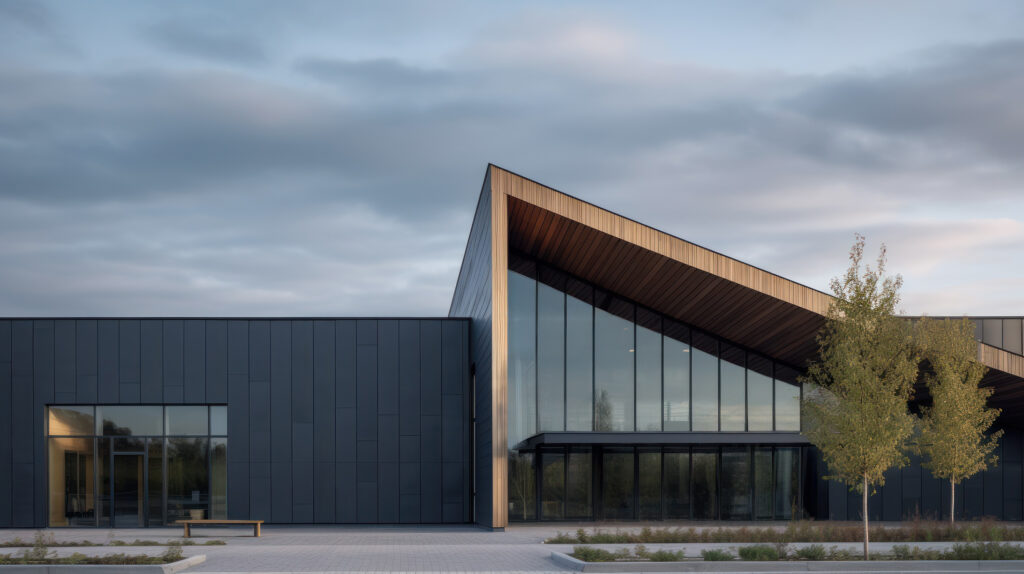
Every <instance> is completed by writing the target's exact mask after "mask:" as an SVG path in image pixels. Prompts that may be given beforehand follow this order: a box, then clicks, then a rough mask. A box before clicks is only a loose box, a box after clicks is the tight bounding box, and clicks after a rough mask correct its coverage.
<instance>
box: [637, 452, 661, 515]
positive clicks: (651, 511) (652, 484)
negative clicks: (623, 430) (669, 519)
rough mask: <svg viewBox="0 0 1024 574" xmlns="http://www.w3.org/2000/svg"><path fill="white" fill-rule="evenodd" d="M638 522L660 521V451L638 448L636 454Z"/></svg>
mask: <svg viewBox="0 0 1024 574" xmlns="http://www.w3.org/2000/svg"><path fill="white" fill-rule="evenodd" d="M637 464H638V465H639V467H638V468H637V480H638V482H637V485H638V486H639V489H638V490H639V499H640V516H639V518H640V520H660V519H661V449H659V448H640V449H639V451H638V452H637Z"/></svg>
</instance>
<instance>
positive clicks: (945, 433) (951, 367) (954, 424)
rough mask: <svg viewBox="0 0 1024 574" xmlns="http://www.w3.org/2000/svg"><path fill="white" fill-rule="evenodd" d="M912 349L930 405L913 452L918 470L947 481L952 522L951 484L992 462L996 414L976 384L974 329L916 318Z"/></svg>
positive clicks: (979, 371)
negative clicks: (924, 364) (924, 365)
mask: <svg viewBox="0 0 1024 574" xmlns="http://www.w3.org/2000/svg"><path fill="white" fill-rule="evenodd" d="M916 334H917V338H918V345H919V347H920V348H921V349H922V351H923V352H924V356H925V358H926V359H927V360H928V363H929V364H930V365H931V371H930V372H929V373H927V374H926V375H925V382H926V384H927V386H928V393H929V394H930V395H931V397H932V405H931V406H930V407H924V408H922V409H921V422H920V429H921V430H920V435H919V437H918V440H917V450H918V452H920V453H921V455H922V456H923V457H924V458H925V461H924V463H923V466H924V467H925V468H927V469H930V470H931V471H932V474H933V475H935V476H936V477H938V478H942V479H946V480H948V481H949V521H950V523H953V522H954V519H955V509H956V506H955V502H956V500H955V498H956V485H957V484H959V483H960V482H962V481H963V480H964V479H967V478H970V477H971V476H973V475H974V474H976V473H978V472H980V471H982V470H985V469H986V468H987V467H988V465H990V464H993V465H994V464H995V463H996V456H995V455H993V454H992V452H993V451H994V450H995V449H996V446H998V444H999V437H1000V436H1002V434H1003V431H997V432H994V433H992V434H991V435H988V434H987V433H988V430H989V428H991V427H992V423H994V422H995V420H996V417H998V416H999V409H990V408H988V406H987V403H988V398H989V396H991V395H992V389H990V388H981V387H979V386H978V384H979V383H980V382H981V378H982V377H984V376H985V371H986V370H987V368H986V367H985V366H984V365H982V364H981V363H979V362H978V360H977V353H978V342H977V341H976V340H975V339H974V325H973V324H972V323H971V322H970V321H968V320H967V319H966V318H964V319H962V320H960V321H952V320H949V319H944V320H942V321H936V320H930V319H927V318H926V319H922V320H921V321H919V322H918V324H917V333H916Z"/></svg>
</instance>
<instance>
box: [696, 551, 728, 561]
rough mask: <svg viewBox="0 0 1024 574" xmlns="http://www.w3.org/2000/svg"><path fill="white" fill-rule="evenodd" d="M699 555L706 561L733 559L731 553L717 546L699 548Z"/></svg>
mask: <svg viewBox="0 0 1024 574" xmlns="http://www.w3.org/2000/svg"><path fill="white" fill-rule="evenodd" d="M700 556H701V558H703V559H704V560H706V561H708V562H726V561H728V560H732V559H733V555H732V553H730V552H729V551H728V550H719V549H717V548H712V549H710V550H701V551H700Z"/></svg>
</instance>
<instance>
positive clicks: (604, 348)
mask: <svg viewBox="0 0 1024 574" xmlns="http://www.w3.org/2000/svg"><path fill="white" fill-rule="evenodd" d="M508 298H509V373H508V381H509V390H508V393H509V444H508V447H509V453H510V454H509V519H510V520H579V519H583V520H591V519H592V520H715V519H724V520H758V519H789V518H791V517H793V516H794V515H799V514H800V513H801V506H802V505H801V500H802V488H803V487H802V484H803V480H802V477H803V469H804V467H805V466H806V463H805V462H804V459H805V457H806V454H807V453H806V447H805V446H804V445H806V441H805V440H804V439H803V438H802V437H800V436H799V430H800V392H801V390H800V385H799V384H798V383H797V376H798V372H797V371H796V370H795V369H793V368H791V367H789V366H787V365H784V364H782V363H779V362H777V361H774V360H772V359H771V358H769V357H765V356H763V355H760V354H757V353H754V352H751V351H749V350H746V349H743V348H741V347H739V346H737V345H734V344H732V343H730V342H729V341H725V340H722V339H721V338H718V337H715V336H713V335H711V334H709V333H705V332H702V331H700V330H697V329H694V328H692V327H690V326H688V325H685V324H682V323H679V322H677V321H674V320H672V319H670V318H668V317H665V316H663V315H660V314H658V313H656V312H654V311H651V310H649V309H646V308H644V307H642V306H640V305H637V304H635V303H633V302H631V301H629V300H626V299H624V298H621V297H618V296H616V295H615V294H613V293H609V292H607V291H604V290H602V289H600V288H597V287H595V286H593V285H590V284H588V283H586V282H584V281H582V280H579V279H577V278H575V277H572V276H569V275H567V274H565V273H562V272H561V271H559V270H558V269H555V268H553V267H550V266H547V265H545V264H543V263H541V262H538V261H535V260H532V259H529V258H527V257H524V256H520V255H518V254H515V253H513V254H512V255H511V256H510V270H509V278H508Z"/></svg>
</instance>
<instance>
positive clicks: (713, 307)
mask: <svg viewBox="0 0 1024 574" xmlns="http://www.w3.org/2000/svg"><path fill="white" fill-rule="evenodd" d="M490 175H491V185H492V189H493V190H494V191H495V193H496V194H497V195H499V196H501V195H504V196H507V211H508V218H507V222H508V236H507V237H508V248H509V249H511V250H515V251H520V252H522V253H525V254H527V255H529V256H531V257H535V258H537V259H539V260H542V261H546V262H548V263H550V264H552V265H554V266H556V267H559V268H561V269H563V270H565V271H567V272H569V273H572V274H573V275H576V276H579V277H581V278H583V279H585V280H587V281H590V282H592V283H594V284H596V285H599V286H601V287H603V288H605V289H608V290H610V291H613V292H615V293H618V294H620V295H622V296H625V297H628V298H630V299H633V300H634V301H636V302H638V303H640V304H642V305H645V306H647V307H650V308H651V309H653V310H655V311H658V312H661V313H664V314H666V315H668V316H671V317H674V318H676V319H678V320H680V321H683V322H685V323H688V324H690V325H693V326H695V327H697V328H699V329H703V330H706V331H709V332H711V333H714V334H716V335H719V336H721V337H723V338H725V339H728V340H730V341H733V342H736V343H738V344H740V345H743V346H744V347H747V348H748V349H751V350H754V351H757V352H760V353H764V354H766V355H768V356H770V357H773V358H775V359H778V360H781V361H783V362H786V363H789V364H790V365H793V366H795V367H803V366H805V364H806V362H807V360H809V359H811V358H812V357H814V356H815V354H816V351H817V343H816V340H815V336H816V334H817V333H818V331H819V330H820V328H821V327H822V325H824V323H825V315H826V313H827V312H828V308H829V305H830V303H831V301H832V296H831V295H829V294H828V293H824V292H822V291H818V290H816V289H812V288H810V287H807V286H805V285H801V284H799V283H797V282H795V281H791V280H789V279H786V278H784V277H780V276H778V275H775V274H773V273H770V272H768V271H765V270H763V269H759V268H757V267H754V266H753V265H749V264H747V263H744V262H742V261H738V260H736V259H733V258H731V257H727V256H725V255H722V254H720V253H717V252H715V251H712V250H710V249H707V248H704V247H701V246H699V245H696V244H694V243H690V242H688V241H686V240H684V239H680V238H678V237H675V236H673V235H670V234H668V233H665V232H663V231H659V230H657V229H654V228H652V227H649V226H646V225H643V224H641V223H639V222H636V221H633V220H631V219H629V218H626V217H623V216H621V215H619V214H617V213H614V212H611V211H608V210H606V209H602V208H600V207H598V206H596V205H593V204H590V203H587V202H585V201H583V200H580V199H577V198H575V197H572V196H570V195H567V194H565V193H562V192H559V191H557V190H554V189H552V188H550V187H547V186H545V185H543V184H540V183H537V182H535V181H533V180H530V179H528V178H525V177H522V176H520V175H517V174H515V173H512V172H510V171H507V170H504V169H502V168H499V167H497V166H491V172H490ZM978 358H979V360H980V361H981V362H982V363H983V364H985V365H986V366H988V367H989V369H990V372H989V374H988V375H987V376H986V378H985V381H984V383H983V384H986V385H991V386H993V387H995V389H996V392H995V394H994V396H993V403H994V404H995V406H998V407H1000V408H1002V409H1003V411H1004V417H1003V418H1004V421H1008V420H1014V421H1018V422H1020V421H1024V357H1022V356H1020V355H1016V354H1014V353H1010V352H1007V351H1005V350H1002V349H999V348H996V347H992V346H989V345H986V344H983V343H979V344H978ZM1015 413H1021V414H1020V415H1016V414H1015Z"/></svg>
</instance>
